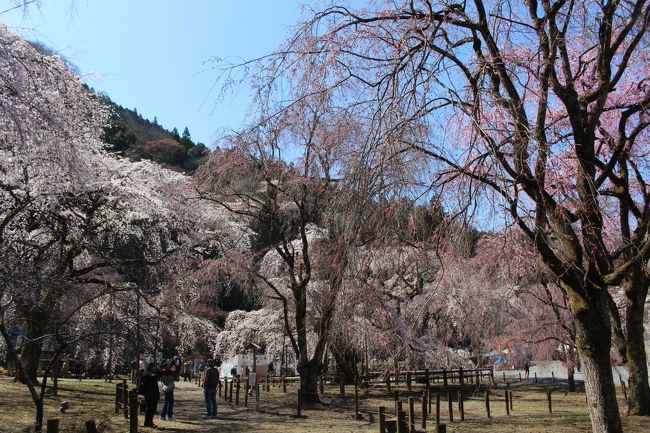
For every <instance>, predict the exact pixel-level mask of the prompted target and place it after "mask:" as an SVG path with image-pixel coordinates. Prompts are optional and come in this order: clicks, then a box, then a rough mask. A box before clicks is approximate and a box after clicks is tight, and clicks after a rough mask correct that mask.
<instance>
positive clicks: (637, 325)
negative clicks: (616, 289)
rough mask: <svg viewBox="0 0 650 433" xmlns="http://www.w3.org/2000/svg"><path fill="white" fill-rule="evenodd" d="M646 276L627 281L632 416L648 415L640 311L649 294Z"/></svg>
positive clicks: (649, 396) (649, 400)
mask: <svg viewBox="0 0 650 433" xmlns="http://www.w3.org/2000/svg"><path fill="white" fill-rule="evenodd" d="M647 280H648V279H647V278H643V277H637V278H635V277H633V278H631V279H630V280H629V281H627V282H626V287H625V294H626V296H627V306H626V308H625V342H626V349H627V367H628V370H629V373H630V389H629V396H628V402H629V405H630V408H629V413H630V414H631V415H645V416H650V387H649V386H648V365H647V358H646V352H645V342H644V340H643V332H644V327H643V313H644V307H645V305H644V304H645V299H646V297H647V295H648V284H649V283H650V281H647Z"/></svg>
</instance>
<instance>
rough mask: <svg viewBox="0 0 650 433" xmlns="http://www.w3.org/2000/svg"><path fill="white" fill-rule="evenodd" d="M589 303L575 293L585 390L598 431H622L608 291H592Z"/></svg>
mask: <svg viewBox="0 0 650 433" xmlns="http://www.w3.org/2000/svg"><path fill="white" fill-rule="evenodd" d="M589 293H590V294H591V296H592V299H589V300H588V302H587V301H586V300H585V299H584V298H582V297H580V296H579V295H577V294H575V292H573V293H571V296H570V299H571V303H572V307H573V311H574V315H575V316H574V317H575V325H576V345H577V347H578V353H579V354H580V360H581V364H582V372H583V375H584V378H585V391H586V393H587V402H588V405H589V408H588V409H589V414H590V417H591V426H592V429H593V431H594V433H622V431H623V429H622V426H621V417H620V413H619V408H618V403H617V401H616V392H615V388H614V377H613V375H612V365H611V360H610V356H609V353H610V347H611V343H612V338H611V324H610V319H609V314H608V310H607V293H606V292H605V290H604V288H603V289H602V290H600V291H598V290H590V291H589Z"/></svg>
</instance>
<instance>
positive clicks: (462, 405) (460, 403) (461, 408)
mask: <svg viewBox="0 0 650 433" xmlns="http://www.w3.org/2000/svg"><path fill="white" fill-rule="evenodd" d="M458 412H460V420H461V421H465V402H464V401H463V392H462V391H458Z"/></svg>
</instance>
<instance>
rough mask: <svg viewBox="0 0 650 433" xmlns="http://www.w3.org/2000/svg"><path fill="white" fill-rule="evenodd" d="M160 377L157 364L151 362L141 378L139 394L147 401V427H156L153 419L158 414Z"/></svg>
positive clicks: (145, 422) (145, 416)
mask: <svg viewBox="0 0 650 433" xmlns="http://www.w3.org/2000/svg"><path fill="white" fill-rule="evenodd" d="M159 377H160V375H159V373H158V371H157V368H156V364H155V363H154V362H151V363H150V364H149V365H147V369H146V371H145V373H144V374H143V375H142V377H141V378H140V384H139V385H138V394H142V395H143V396H144V401H145V415H144V426H145V427H154V428H155V427H156V426H155V425H154V423H153V417H154V414H155V413H156V408H157V406H158V400H160V391H159V390H158V378H159Z"/></svg>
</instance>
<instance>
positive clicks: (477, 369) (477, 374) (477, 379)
mask: <svg viewBox="0 0 650 433" xmlns="http://www.w3.org/2000/svg"><path fill="white" fill-rule="evenodd" d="M479 370H480V369H479V368H478V367H476V384H477V385H480V384H481V374H480V372H479Z"/></svg>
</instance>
